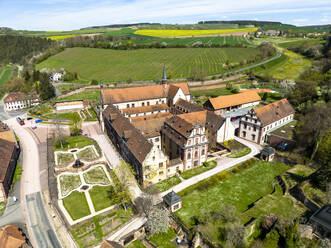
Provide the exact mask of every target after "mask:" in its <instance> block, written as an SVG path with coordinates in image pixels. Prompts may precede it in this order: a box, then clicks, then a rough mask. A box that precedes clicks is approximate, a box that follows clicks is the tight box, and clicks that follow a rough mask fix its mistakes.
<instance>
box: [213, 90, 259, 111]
mask: <svg viewBox="0 0 331 248" xmlns="http://www.w3.org/2000/svg"><path fill="white" fill-rule="evenodd" d="M208 101H209V102H210V104H211V106H212V107H213V109H214V110H218V109H223V108H228V107H232V106H237V105H241V104H245V103H251V102H257V101H261V97H260V96H259V95H258V94H257V93H256V92H251V91H249V92H243V93H239V94H234V95H228V96H219V97H216V98H211V99H209V100H208ZM208 101H207V102H208Z"/></svg>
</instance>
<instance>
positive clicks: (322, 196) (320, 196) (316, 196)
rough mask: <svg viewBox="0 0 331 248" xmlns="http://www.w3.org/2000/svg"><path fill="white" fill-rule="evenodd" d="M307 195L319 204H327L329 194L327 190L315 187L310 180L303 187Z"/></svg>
mask: <svg viewBox="0 0 331 248" xmlns="http://www.w3.org/2000/svg"><path fill="white" fill-rule="evenodd" d="M301 188H302V190H303V192H304V193H305V194H306V196H307V197H308V198H309V199H310V200H312V201H314V202H316V203H317V204H318V205H319V206H323V205H325V204H327V195H326V192H325V191H322V190H321V189H319V188H317V187H315V186H314V185H312V184H311V183H309V182H305V183H304V184H303V186H302V187H301Z"/></svg>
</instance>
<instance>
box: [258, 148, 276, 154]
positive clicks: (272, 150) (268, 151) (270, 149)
mask: <svg viewBox="0 0 331 248" xmlns="http://www.w3.org/2000/svg"><path fill="white" fill-rule="evenodd" d="M261 152H262V153H265V154H268V155H272V154H275V152H276V151H275V149H274V148H272V147H270V146H266V147H264V148H263V149H262V151H261Z"/></svg>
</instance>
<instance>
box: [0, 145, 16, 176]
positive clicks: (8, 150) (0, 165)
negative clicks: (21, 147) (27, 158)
mask: <svg viewBox="0 0 331 248" xmlns="http://www.w3.org/2000/svg"><path fill="white" fill-rule="evenodd" d="M15 149H16V144H15V143H14V142H10V141H7V140H4V139H0V182H3V180H4V178H5V176H6V173H7V170H8V166H9V163H10V160H11V156H12V154H13V152H14V150H15Z"/></svg>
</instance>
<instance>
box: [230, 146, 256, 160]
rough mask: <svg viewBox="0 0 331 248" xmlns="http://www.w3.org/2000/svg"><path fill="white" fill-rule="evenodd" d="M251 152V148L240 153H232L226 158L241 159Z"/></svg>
mask: <svg viewBox="0 0 331 248" xmlns="http://www.w3.org/2000/svg"><path fill="white" fill-rule="evenodd" d="M250 152H251V148H248V147H246V148H244V149H242V150H240V151H237V152H232V153H231V154H230V155H228V156H227V157H228V158H240V157H243V156H246V155H247V154H249V153H250Z"/></svg>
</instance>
